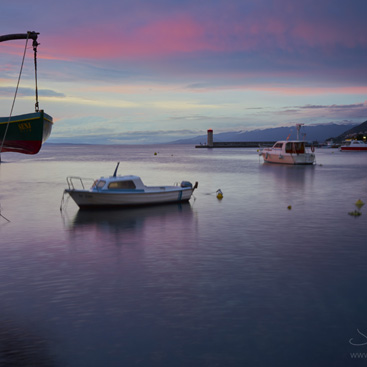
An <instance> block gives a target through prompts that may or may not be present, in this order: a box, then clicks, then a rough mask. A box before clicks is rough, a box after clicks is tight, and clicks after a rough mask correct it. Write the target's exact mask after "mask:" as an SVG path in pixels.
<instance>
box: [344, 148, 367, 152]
mask: <svg viewBox="0 0 367 367" xmlns="http://www.w3.org/2000/svg"><path fill="white" fill-rule="evenodd" d="M340 151H342V152H367V147H340Z"/></svg>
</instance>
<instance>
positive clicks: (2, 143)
mask: <svg viewBox="0 0 367 367" xmlns="http://www.w3.org/2000/svg"><path fill="white" fill-rule="evenodd" d="M28 39H29V32H28V33H27V40H26V43H25V47H24V53H23V60H22V65H21V66H20V72H19V77H18V83H17V87H16V89H15V94H14V99H13V104H12V106H11V110H10V115H9V120H8V123H7V125H6V128H5V132H4V136H3V140H2V142H1V148H0V154H1V152H2V151H3V146H4V143H5V139H6V134H7V132H8V128H9V124H10V120H11V116H12V114H13V109H14V105H15V100H16V98H17V94H18V88H19V83H20V77H21V75H22V71H23V65H24V60H25V54H26V51H27V45H28ZM0 162H1V156H0Z"/></svg>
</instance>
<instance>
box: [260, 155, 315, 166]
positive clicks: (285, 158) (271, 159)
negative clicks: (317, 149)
mask: <svg viewBox="0 0 367 367" xmlns="http://www.w3.org/2000/svg"><path fill="white" fill-rule="evenodd" d="M262 156H263V158H264V162H266V163H276V164H290V165H310V164H314V163H315V155H314V154H308V153H305V154H284V155H282V154H272V153H270V152H263V153H262Z"/></svg>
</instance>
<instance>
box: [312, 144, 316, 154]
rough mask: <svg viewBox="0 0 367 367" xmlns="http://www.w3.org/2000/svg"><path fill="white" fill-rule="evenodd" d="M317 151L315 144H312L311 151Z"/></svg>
mask: <svg viewBox="0 0 367 367" xmlns="http://www.w3.org/2000/svg"><path fill="white" fill-rule="evenodd" d="M314 151H315V146H314V145H311V152H312V153H313V152H314Z"/></svg>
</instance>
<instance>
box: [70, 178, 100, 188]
mask: <svg viewBox="0 0 367 367" xmlns="http://www.w3.org/2000/svg"><path fill="white" fill-rule="evenodd" d="M85 181H88V182H89V181H91V182H92V183H93V182H94V179H93V178H82V177H78V176H68V177H66V182H67V184H68V187H69V190H78V188H79V187H82V189H83V190H85V187H86V184H85V183H84V182H85ZM90 186H92V185H90Z"/></svg>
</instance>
